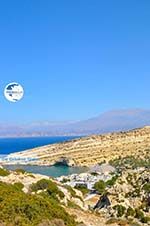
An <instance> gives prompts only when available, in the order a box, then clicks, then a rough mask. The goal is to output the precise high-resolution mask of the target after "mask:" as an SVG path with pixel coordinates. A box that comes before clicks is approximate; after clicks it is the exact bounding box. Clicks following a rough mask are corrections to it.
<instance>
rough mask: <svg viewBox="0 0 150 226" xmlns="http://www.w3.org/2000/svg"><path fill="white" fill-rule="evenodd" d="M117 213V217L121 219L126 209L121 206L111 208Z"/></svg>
mask: <svg viewBox="0 0 150 226" xmlns="http://www.w3.org/2000/svg"><path fill="white" fill-rule="evenodd" d="M113 209H115V210H116V211H117V217H122V216H123V215H124V214H125V211H126V208H125V207H124V206H122V205H116V206H114V207H113Z"/></svg>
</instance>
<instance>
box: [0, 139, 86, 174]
mask: <svg viewBox="0 0 150 226" xmlns="http://www.w3.org/2000/svg"><path fill="white" fill-rule="evenodd" d="M75 138H79V137H74V136H64V137H25V138H0V155H8V154H10V153H13V152H19V151H24V150H28V149H32V148H36V147H41V146H44V145H48V144H55V143H61V142H64V141H69V140H73V139H75ZM5 167H6V168H7V169H10V170H15V169H18V168H22V169H24V170H26V171H27V172H31V173H39V174H43V175H47V176H51V177H60V176H62V175H66V176H67V175H70V174H76V173H77V174H78V173H82V172H86V171H87V168H86V167H67V166H29V165H8V166H5Z"/></svg>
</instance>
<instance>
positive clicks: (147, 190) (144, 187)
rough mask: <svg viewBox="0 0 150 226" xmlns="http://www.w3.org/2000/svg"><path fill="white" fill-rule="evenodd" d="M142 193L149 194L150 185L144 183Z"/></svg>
mask: <svg viewBox="0 0 150 226" xmlns="http://www.w3.org/2000/svg"><path fill="white" fill-rule="evenodd" d="M143 189H144V191H146V192H147V193H150V183H146V184H144V186H143Z"/></svg>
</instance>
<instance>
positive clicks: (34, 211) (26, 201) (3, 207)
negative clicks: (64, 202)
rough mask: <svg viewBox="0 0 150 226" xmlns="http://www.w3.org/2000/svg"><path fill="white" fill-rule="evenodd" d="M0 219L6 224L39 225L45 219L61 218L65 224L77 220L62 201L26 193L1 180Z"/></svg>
mask: <svg viewBox="0 0 150 226" xmlns="http://www.w3.org/2000/svg"><path fill="white" fill-rule="evenodd" d="M0 219H1V222H3V223H5V224H6V225H9V224H11V225H12V226H15V225H18V226H37V225H38V224H40V223H42V222H43V220H45V221H50V222H51V221H53V220H54V219H61V220H62V221H63V222H64V224H65V226H76V222H75V220H74V218H73V217H72V216H70V215H69V214H68V213H67V212H66V211H65V210H64V208H63V207H62V206H61V205H60V203H59V202H58V201H56V200H54V199H53V198H52V197H50V196H48V195H46V193H45V195H41V194H35V195H33V194H25V193H24V192H22V191H20V190H16V187H15V185H8V184H5V183H2V182H0Z"/></svg>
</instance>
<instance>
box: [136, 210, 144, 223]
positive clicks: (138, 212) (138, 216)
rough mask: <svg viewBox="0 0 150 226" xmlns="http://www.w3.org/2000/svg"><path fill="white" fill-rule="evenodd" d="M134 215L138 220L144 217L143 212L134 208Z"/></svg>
mask: <svg viewBox="0 0 150 226" xmlns="http://www.w3.org/2000/svg"><path fill="white" fill-rule="evenodd" d="M135 217H136V218H137V219H139V220H141V219H142V218H144V213H143V212H142V211H141V210H140V209H138V208H137V209H135Z"/></svg>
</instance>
